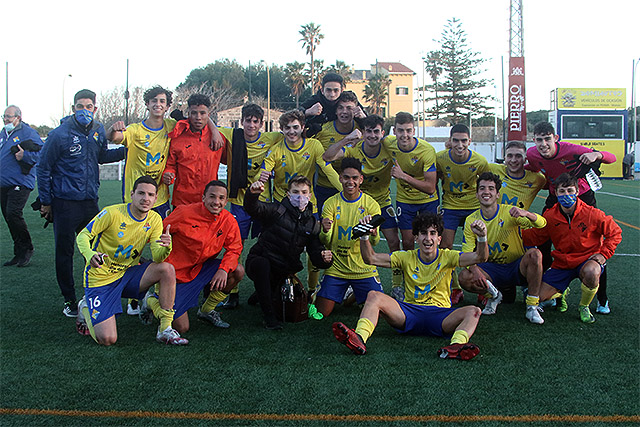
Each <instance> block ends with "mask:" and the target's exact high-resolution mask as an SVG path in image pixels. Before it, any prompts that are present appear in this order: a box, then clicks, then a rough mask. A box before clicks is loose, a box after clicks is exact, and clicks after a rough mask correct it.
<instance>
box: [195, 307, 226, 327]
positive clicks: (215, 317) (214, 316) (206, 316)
mask: <svg viewBox="0 0 640 427" xmlns="http://www.w3.org/2000/svg"><path fill="white" fill-rule="evenodd" d="M198 319H202V320H205V321H207V322H209V323H211V324H212V325H213V326H215V327H216V328H222V329H227V328H228V327H229V326H230V325H229V324H228V323H227V322H225V321H224V320H222V318H221V317H220V313H218V312H217V311H215V310H211V311H210V312H208V313H205V312H203V311H200V309H198Z"/></svg>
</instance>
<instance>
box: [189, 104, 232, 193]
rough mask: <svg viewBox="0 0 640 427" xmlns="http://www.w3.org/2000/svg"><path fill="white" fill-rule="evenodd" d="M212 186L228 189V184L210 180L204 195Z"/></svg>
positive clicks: (205, 187)
mask: <svg viewBox="0 0 640 427" xmlns="http://www.w3.org/2000/svg"><path fill="white" fill-rule="evenodd" d="M197 105H204V104H197ZM211 187H222V188H224V189H225V190H227V184H225V183H224V182H222V181H219V180H217V179H214V180H213V181H210V182H209V183H207V185H205V186H204V191H203V192H202V195H205V194H207V190H208V189H209V188H211ZM227 191H228V190H227Z"/></svg>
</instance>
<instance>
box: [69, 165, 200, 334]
mask: <svg viewBox="0 0 640 427" xmlns="http://www.w3.org/2000/svg"><path fill="white" fill-rule="evenodd" d="M157 190H158V184H157V183H156V181H155V180H154V179H153V178H151V177H149V176H142V177H140V178H138V179H137V180H136V181H135V183H134V184H133V191H132V192H131V202H130V203H123V204H118V205H113V206H109V207H107V208H104V209H103V210H102V211H101V212H100V213H99V214H98V215H96V217H95V218H93V219H92V220H91V222H89V224H87V226H86V227H85V228H84V229H83V230H82V231H81V232H80V234H78V237H77V239H76V242H77V244H78V249H79V250H80V252H81V253H82V255H83V256H84V258H85V259H86V260H87V263H86V266H85V270H84V274H83V278H84V288H85V296H84V298H83V299H82V301H80V304H79V305H78V312H79V314H78V319H77V328H78V332H79V333H81V334H82V335H88V334H89V333H90V334H91V336H92V337H93V339H94V340H96V342H97V343H98V344H103V345H111V344H115V342H116V340H117V339H118V331H117V329H116V315H117V314H120V313H122V305H121V304H122V303H121V301H120V298H136V299H142V297H143V296H144V294H145V292H146V291H147V290H148V289H149V288H150V287H151V286H153V285H154V284H156V283H158V284H159V287H160V304H159V305H158V307H157V308H156V312H155V315H156V316H157V317H158V318H159V319H160V328H159V329H158V333H157V335H156V340H158V341H159V342H162V343H166V344H174V345H184V344H188V343H189V341H187V340H186V339H184V338H182V337H181V336H180V334H179V333H178V332H177V331H176V330H174V329H173V328H172V327H171V322H172V321H173V313H174V310H173V302H174V298H175V294H176V273H175V270H174V268H173V266H172V265H171V264H169V263H166V262H162V261H164V259H165V258H167V256H168V255H169V252H171V235H170V234H169V231H170V227H169V226H167V229H166V231H165V232H164V233H163V232H162V218H160V215H159V214H158V213H156V212H154V211H152V210H151V208H152V207H153V205H154V203H155V202H156V197H157ZM147 243H150V246H151V254H152V255H153V261H154V262H147V263H144V264H138V262H139V258H140V255H141V254H142V250H143V249H144V246H145V245H146V244H147Z"/></svg>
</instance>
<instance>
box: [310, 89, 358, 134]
mask: <svg viewBox="0 0 640 427" xmlns="http://www.w3.org/2000/svg"><path fill="white" fill-rule="evenodd" d="M317 102H319V103H320V105H322V113H320V114H319V115H317V116H308V117H307V118H306V124H305V129H306V133H305V135H306V136H307V137H308V138H311V137H312V136H314V135H315V134H317V133H318V132H320V131H321V130H322V125H323V124H325V123H327V122H332V121H334V120H336V119H337V118H338V116H337V115H336V109H337V108H338V102H337V101H334V102H330V101H329V100H328V99H327V98H326V97H325V96H324V95H323V94H322V91H320V90H319V91H318V92H317V93H316V94H315V95H313V96H312V97H311V98H309V99H307V100H305V101H304V102H303V103H302V105H300V111H302V112H303V113H304V112H305V111H307V110H308V109H309V108H311V107H313V106H314V105H315V104H316V103H317ZM358 107H360V108H362V111H364V113H365V114H367V110H365V108H364V107H363V106H362V104H360V102H358ZM356 122H357V123H358V125H359V126H360V127H362V123H361V120H360V119H356Z"/></svg>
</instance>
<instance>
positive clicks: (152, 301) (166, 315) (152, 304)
mask: <svg viewBox="0 0 640 427" xmlns="http://www.w3.org/2000/svg"><path fill="white" fill-rule="evenodd" d="M147 305H148V306H149V308H151V311H153V315H154V316H156V318H157V319H158V320H159V321H160V330H161V331H164V330H165V329H167V328H168V327H169V326H171V323H172V322H173V314H174V313H175V312H176V311H175V310H165V309H164V308H162V307H160V301H158V298H156V297H153V296H151V297H149V298H147Z"/></svg>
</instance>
